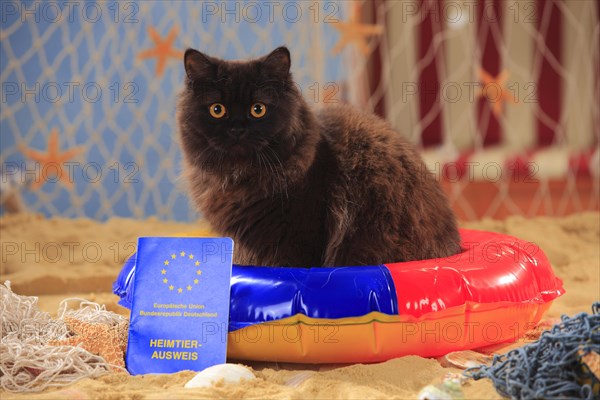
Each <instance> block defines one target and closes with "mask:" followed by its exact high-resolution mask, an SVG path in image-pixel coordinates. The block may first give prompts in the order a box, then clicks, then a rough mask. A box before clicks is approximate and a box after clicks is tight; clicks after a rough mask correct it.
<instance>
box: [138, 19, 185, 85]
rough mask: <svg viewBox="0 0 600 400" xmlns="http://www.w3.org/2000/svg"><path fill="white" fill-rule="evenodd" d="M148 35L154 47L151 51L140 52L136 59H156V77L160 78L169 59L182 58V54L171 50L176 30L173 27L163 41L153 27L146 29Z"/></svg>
mask: <svg viewBox="0 0 600 400" xmlns="http://www.w3.org/2000/svg"><path fill="white" fill-rule="evenodd" d="M148 33H149V34H150V38H151V39H152V41H153V42H154V45H155V46H154V48H152V49H148V50H145V51H142V52H141V53H140V54H138V57H139V58H141V59H147V58H151V57H156V58H157V59H158V60H157V62H156V75H158V76H161V75H162V73H163V72H164V70H165V65H166V63H167V60H168V59H169V58H179V59H181V58H183V52H182V51H180V50H175V49H174V48H173V42H174V41H175V37H176V36H177V28H176V27H173V29H171V31H170V32H169V33H168V35H167V38H166V39H164V40H163V39H162V38H161V37H160V35H159V34H158V32H156V30H155V29H154V28H153V27H150V28H149V29H148Z"/></svg>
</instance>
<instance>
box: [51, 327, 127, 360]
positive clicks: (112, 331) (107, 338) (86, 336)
mask: <svg viewBox="0 0 600 400" xmlns="http://www.w3.org/2000/svg"><path fill="white" fill-rule="evenodd" d="M65 322H66V324H67V326H68V327H69V330H70V331H71V332H72V333H73V334H74V336H71V337H69V338H67V339H63V340H53V341H51V342H49V343H48V344H50V345H51V346H81V347H82V348H84V349H85V350H87V351H89V352H90V353H92V354H96V355H98V356H100V357H102V358H104V359H105V360H106V362H107V363H109V364H111V365H113V366H116V367H122V368H125V361H124V356H125V349H126V348H127V329H128V327H127V323H126V322H123V323H121V324H119V325H115V326H110V325H106V324H99V323H98V324H94V323H90V322H84V321H80V320H78V319H75V318H70V317H65ZM113 369H118V368H114V367H113Z"/></svg>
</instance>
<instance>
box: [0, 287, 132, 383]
mask: <svg viewBox="0 0 600 400" xmlns="http://www.w3.org/2000/svg"><path fill="white" fill-rule="evenodd" d="M0 299H1V302H0V318H1V320H2V335H1V337H2V339H1V340H0V354H1V356H0V386H1V387H2V389H4V390H7V391H11V392H34V391H35V392H37V391H41V390H44V389H47V388H50V387H60V386H66V385H69V384H71V383H73V382H75V381H78V380H80V379H82V378H96V377H99V376H101V375H103V374H105V373H107V372H109V371H110V370H111V368H112V369H113V370H114V366H112V365H111V364H109V363H107V362H106V361H105V360H104V359H103V358H102V357H100V356H97V355H94V354H92V353H90V352H88V351H87V350H85V349H83V348H82V347H79V346H51V345H49V343H50V342H51V341H56V340H61V339H65V338H67V337H69V335H70V332H69V329H68V328H67V325H66V324H65V322H64V318H65V317H71V318H76V319H78V320H80V321H86V322H92V323H102V324H107V325H109V326H118V325H119V324H123V323H124V322H126V320H125V318H124V317H122V316H120V315H117V314H114V313H111V312H109V311H106V309H105V307H104V306H101V305H99V304H96V303H92V302H88V301H85V300H81V299H66V300H63V301H62V302H61V304H60V306H59V311H58V315H59V318H58V319H52V318H51V316H50V314H48V313H46V312H42V311H40V310H39V308H38V304H37V303H38V299H37V297H28V296H19V295H16V294H15V293H13V292H12V290H11V288H10V282H9V281H7V282H5V284H4V285H0ZM73 300H77V301H81V303H80V305H79V309H76V310H70V309H68V303H69V302H70V301H73Z"/></svg>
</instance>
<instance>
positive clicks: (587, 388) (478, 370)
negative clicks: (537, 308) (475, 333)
mask: <svg viewBox="0 0 600 400" xmlns="http://www.w3.org/2000/svg"><path fill="white" fill-rule="evenodd" d="M592 351H593V352H596V353H599V354H600V302H598V303H595V304H594V305H593V306H592V314H591V315H590V314H588V313H581V314H578V315H576V316H574V317H567V316H564V315H563V316H562V318H561V323H559V324H556V325H554V326H553V327H552V329H550V330H549V331H545V332H544V333H543V334H542V335H541V337H540V338H539V340H537V341H536V342H534V343H531V344H528V345H525V346H523V347H521V348H518V349H515V350H511V351H510V352H508V353H506V354H503V355H496V356H494V360H493V362H492V364H491V365H490V366H479V367H475V368H469V369H468V370H466V371H465V374H466V375H467V376H470V377H472V378H474V379H476V380H477V379H481V378H489V379H491V380H492V382H493V383H494V387H495V388H496V390H497V391H498V392H499V393H500V394H501V395H503V396H506V397H510V398H512V399H586V400H587V399H589V400H592V399H599V398H600V381H599V380H598V379H597V378H596V377H595V375H594V374H593V373H592V371H591V370H590V369H589V368H588V367H587V366H586V365H585V364H584V363H583V361H582V357H583V356H585V355H586V354H588V353H590V352H592Z"/></svg>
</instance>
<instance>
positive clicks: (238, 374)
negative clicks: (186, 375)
mask: <svg viewBox="0 0 600 400" xmlns="http://www.w3.org/2000/svg"><path fill="white" fill-rule="evenodd" d="M221 379H222V380H223V381H224V382H225V383H240V382H241V381H244V380H253V379H256V376H254V374H253V373H252V371H250V370H249V369H248V368H246V367H244V366H242V365H239V364H229V363H228V364H217V365H213V366H212V367H208V368H206V369H205V370H203V371H200V372H198V373H197V374H196V376H194V377H193V378H192V379H190V380H189V381H188V383H186V384H185V386H184V387H185V388H188V389H189V388H203V387H210V386H212V385H214V384H215V383H217V382H218V381H220V380H221Z"/></svg>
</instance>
